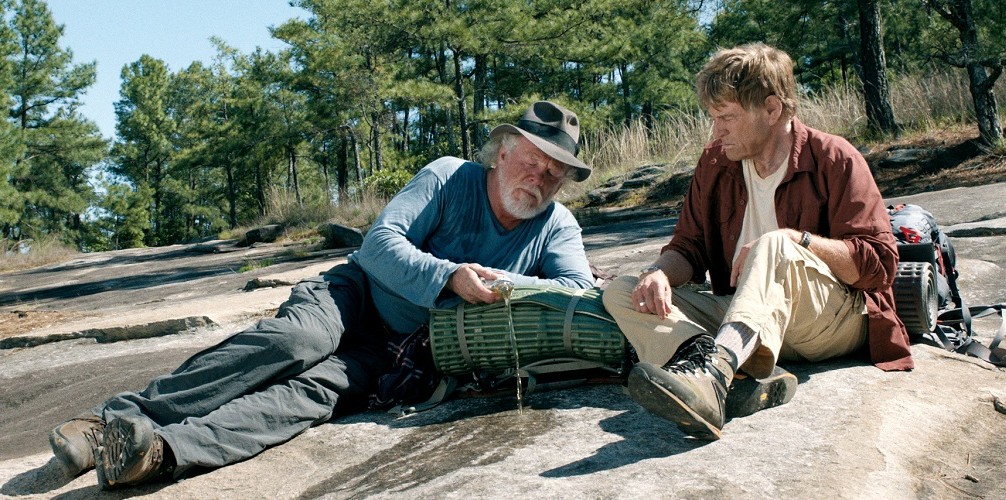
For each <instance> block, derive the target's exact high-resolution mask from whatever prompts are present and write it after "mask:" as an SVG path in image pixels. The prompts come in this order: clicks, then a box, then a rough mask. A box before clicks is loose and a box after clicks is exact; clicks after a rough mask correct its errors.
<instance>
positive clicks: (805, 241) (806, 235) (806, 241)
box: [800, 231, 810, 248]
mask: <svg viewBox="0 0 1006 500" xmlns="http://www.w3.org/2000/svg"><path fill="white" fill-rule="evenodd" d="M800 246H802V247H804V248H810V231H804V232H803V235H802V236H800Z"/></svg>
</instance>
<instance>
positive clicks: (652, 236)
mask: <svg viewBox="0 0 1006 500" xmlns="http://www.w3.org/2000/svg"><path fill="white" fill-rule="evenodd" d="M1003 187H1006V185H1003V184H999V185H996V186H991V187H982V188H958V189H956V190H948V191H945V192H940V193H926V194H924V195H917V197H905V198H904V199H906V200H911V201H910V202H912V203H918V204H920V205H922V206H924V207H926V208H929V209H930V210H931V211H932V212H933V213H934V214H935V215H936V216H937V218H938V220H940V221H941V223H943V224H945V225H947V226H950V225H953V224H963V223H973V222H977V221H981V220H983V219H984V220H989V218H990V216H994V215H995V214H996V213H1001V212H1003V211H1004V207H1001V206H996V205H995V204H994V203H985V204H984V206H985V209H984V210H978V209H976V208H975V207H977V206H982V205H983V204H978V203H974V200H975V199H977V198H979V197H984V198H985V199H987V198H988V197H989V196H990V193H1001V192H1002V189H1003ZM954 200H956V202H954ZM672 228H673V221H672V220H671V219H670V218H669V217H658V218H650V219H645V220H634V221H633V220H625V221H621V222H618V223H615V224H612V225H607V226H597V227H591V228H587V229H585V231H584V239H585V245H586V246H587V248H588V255H589V256H590V258H591V262H592V263H593V264H594V265H595V266H597V267H599V268H601V269H603V270H605V271H607V272H610V273H612V274H623V273H631V274H635V273H636V272H638V269H639V268H640V267H642V266H643V265H645V264H648V263H649V262H651V261H652V260H653V258H654V257H655V256H656V255H657V252H659V249H660V247H661V246H663V245H664V244H665V243H666V241H667V239H668V237H669V233H670V231H671V230H672ZM1004 240H1006V236H983V237H967V238H965V237H961V238H954V244H955V246H956V247H957V249H958V254H959V255H960V256H961V264H960V267H961V272H962V278H961V282H962V286H963V287H964V290H963V291H964V294H965V297H966V298H967V299H968V300H969V301H971V302H972V303H978V302H985V303H988V302H1006V285H1004V284H1003V283H1006V272H1004V271H1003V268H1004V264H1003V262H1002V259H1003V254H1004V252H1003V245H1004V244H1003V241H1004ZM230 253H234V252H230ZM212 255H217V254H211V256H212ZM134 258H138V257H134ZM337 258H338V257H335V258H333V259H332V260H334V259H337ZM330 263H332V261H331V260H326V261H324V264H330ZM317 264H319V265H320V264H322V262H317ZM302 267H303V266H302ZM267 269H268V268H267ZM269 274H270V271H262V273H261V276H268V275H269ZM218 276H219V275H218ZM9 279H10V277H9V276H8V275H0V287H2V286H4V283H3V281H4V280H9ZM245 281H247V279H246V280H244V281H241V282H240V284H239V283H237V282H233V283H229V284H227V286H226V287H223V288H222V289H224V290H227V292H226V294H229V293H231V291H232V290H234V289H238V288H241V287H242V286H243V285H244V283H245ZM8 283H9V281H8ZM195 283H198V285H192V284H191V283H190V285H189V287H188V288H190V289H193V288H200V289H201V288H203V287H204V285H205V286H206V287H208V288H212V283H213V280H212V279H210V280H209V281H203V282H195ZM140 288H141V287H140V286H139V285H137V287H136V289H134V290H126V292H125V293H127V294H129V293H136V290H138V289H140ZM155 288H156V287H155ZM183 288H184V287H183ZM43 289H44V288H40V289H38V290H43ZM8 290H9V289H8ZM190 291H191V292H192V293H196V292H197V290H194V289H193V290H190ZM282 291H283V293H288V291H287V290H285V289H284V290H282ZM259 292H261V291H256V292H250V293H259ZM3 293H10V292H9V291H8V292H4V289H3V288H0V297H2V294H3ZM172 293H179V292H177V291H173V292H172ZM235 293H236V292H235ZM226 294H225V295H226ZM214 295H215V294H207V295H206V296H205V297H203V300H205V301H206V302H203V304H206V305H207V307H208V304H209V303H210V302H212V297H213V296H214ZM238 297H241V296H240V295H238ZM284 298H285V296H284ZM66 300H67V302H68V303H69V305H68V307H83V306H82V304H81V303H80V302H75V301H74V299H72V298H68V299H66ZM176 300H178V299H177V297H174V296H172V295H170V294H169V295H168V296H167V297H166V298H165V299H164V301H163V302H166V303H174V301H176ZM62 303H63V302H61V301H60V300H57V299H53V300H52V301H51V302H46V303H45V304H46V306H47V307H54V308H58V307H60V305H61V304H62ZM192 304H195V303H192ZM190 305H191V304H190ZM133 307H134V308H139V309H144V308H147V307H149V304H148V305H142V304H135V305H134V306H133ZM200 307H202V306H198V305H196V306H195V309H199V308H200ZM95 310H100V308H99V309H95ZM192 312H193V311H189V312H188V313H187V314H191V313H192ZM204 314H206V315H207V316H208V317H213V314H210V313H208V312H206V313H204ZM249 322H250V320H249V319H248V318H239V319H238V320H234V321H231V322H222V323H220V324H219V326H217V327H214V328H199V329H196V330H194V331H190V332H188V333H186V334H181V335H168V336H165V337H157V338H148V339H142V340H130V341H124V342H113V343H98V342H96V341H95V340H94V339H75V340H70V341H65V342H53V343H46V344H41V345H38V346H36V347H32V348H17V349H0V428H2V429H3V430H4V431H5V432H3V433H0V496H8V497H18V498H57V497H58V498H69V499H74V498H94V497H95V496H97V495H98V494H99V492H98V490H97V487H96V480H95V474H94V472H88V473H85V474H83V475H82V476H80V477H77V478H65V477H63V476H62V474H61V472H60V470H59V468H58V466H57V465H56V463H55V462H54V459H53V457H52V454H51V452H50V451H49V449H48V443H47V441H46V434H47V433H48V431H49V430H50V429H51V428H52V427H53V426H54V425H56V424H57V423H58V422H60V421H62V420H64V419H66V418H69V417H71V416H73V415H75V414H77V413H80V412H82V411H84V410H85V409H87V408H89V407H90V406H92V405H94V404H97V403H99V402H100V401H102V400H103V399H104V398H105V397H107V396H108V395H110V394H112V393H114V392H118V391H122V390H136V389H140V388H142V387H143V386H144V385H145V383H146V381H147V380H149V379H150V378H152V377H154V376H156V375H159V374H163V373H166V372H168V371H170V370H171V369H173V368H174V367H175V366H177V365H178V363H180V362H181V361H182V360H184V359H185V358H187V357H188V356H189V355H191V354H192V353H194V352H196V351H198V350H200V349H202V348H205V347H206V346H209V345H212V344H214V343H216V342H219V341H220V340H222V339H223V338H225V337H226V336H227V335H229V334H231V333H233V332H235V331H238V330H239V329H241V328H243V327H245V326H248V324H249ZM976 326H977V327H978V331H979V332H980V333H981V335H982V338H983V339H984V340H985V341H986V342H987V341H988V339H989V336H990V332H992V331H994V329H995V328H997V327H998V318H991V319H989V318H985V319H982V320H980V321H978V322H977V323H976ZM913 352H914V353H915V357H916V364H917V368H916V370H914V371H913V372H910V373H885V372H882V371H880V370H878V369H876V368H874V367H873V366H871V365H869V364H868V363H866V362H865V361H864V360H862V359H842V360H836V361H832V362H828V363H823V364H817V365H807V364H792V365H788V366H787V368H789V369H790V370H791V371H793V372H794V373H795V374H797V376H798V377H799V378H800V388H799V391H798V393H797V395H796V397H795V398H794V399H793V401H791V402H790V403H789V404H786V405H784V406H781V407H778V408H774V409H771V410H767V411H763V412H760V413H757V414H755V415H752V416H750V417H746V418H742V419H736V420H733V421H731V422H729V423H728V424H727V426H726V427H725V429H724V434H723V439H721V440H720V441H716V442H712V443H706V442H701V441H696V440H694V439H692V438H689V437H686V436H685V435H683V434H682V433H681V432H679V431H678V430H677V428H676V427H675V426H673V425H671V424H669V423H667V422H665V421H663V420H661V419H659V418H657V417H655V416H653V415H651V414H649V413H648V412H646V411H645V410H643V409H642V408H640V407H639V406H638V405H636V404H635V403H634V402H632V400H631V399H629V398H628V396H627V395H626V394H625V393H624V391H623V388H622V387H621V386H620V385H597V386H580V387H575V388H570V389H564V390H561V391H552V392H538V393H533V394H530V395H529V396H528V397H527V401H526V403H527V406H526V407H525V409H524V411H523V412H522V413H519V414H518V412H517V411H516V401H515V400H514V399H513V398H512V397H504V396H499V397H492V398H473V399H456V400H452V401H448V402H446V403H444V404H442V405H441V406H439V407H437V408H434V409H433V410H430V411H428V412H424V413H420V414H416V415H412V416H409V417H404V418H398V417H396V416H394V415H390V414H387V413H383V412H366V413H361V414H357V415H351V416H345V417H341V418H337V419H335V420H333V421H332V422H330V423H326V424H323V425H320V426H317V427H315V428H312V429H311V430H309V431H308V432H306V433H304V434H302V435H300V436H298V437H297V438H295V439H293V440H291V441H290V442H288V443H285V444H283V445H280V446H277V447H274V448H271V449H269V450H266V451H265V452H263V453H261V454H260V455H258V456H256V457H254V458H252V459H250V460H247V461H245V462H242V463H239V464H235V465H232V466H229V467H224V468H221V469H217V470H213V471H210V472H208V473H205V474H202V475H197V476H195V477H192V478H189V479H186V480H184V481H181V482H178V483H164V484H159V485H148V486H144V487H141V488H135V489H130V490H125V491H121V492H114V493H106V494H104V495H106V496H108V497H115V498H118V497H127V496H134V495H145V496H148V497H151V498H165V499H167V498H171V499H173V498H247V497H253V498H272V497H282V498H290V497H298V498H316V497H326V498H350V497H352V498H358V497H369V498H403V497H409V498H437V499H439V498H472V497H476V498H486V497H493V498H496V497H502V496H507V497H518V498H519V497H533V498H552V497H555V498H640V497H655V498H730V497H741V498H799V499H808V498H809V499H816V498H821V499H832V498H918V497H924V498H961V497H970V496H977V497H986V498H1002V497H1006V481H1004V480H1003V478H1006V456H1004V455H1003V453H1002V450H1003V448H1002V436H1004V435H1006V414H1003V413H1001V412H1002V409H1003V408H1004V407H1006V403H1004V398H1006V394H1004V392H1006V372H1004V371H1003V370H1001V369H997V368H994V367H992V366H990V365H987V364H984V363H982V362H979V361H976V360H973V359H970V358H965V357H963V356H959V355H955V354H950V353H946V352H944V351H942V350H939V349H937V348H933V347H929V346H926V345H917V346H914V347H913Z"/></svg>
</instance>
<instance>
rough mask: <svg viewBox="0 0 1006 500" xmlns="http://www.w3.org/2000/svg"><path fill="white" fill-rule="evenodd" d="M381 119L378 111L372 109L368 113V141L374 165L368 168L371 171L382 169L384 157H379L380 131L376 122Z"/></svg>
mask: <svg viewBox="0 0 1006 500" xmlns="http://www.w3.org/2000/svg"><path fill="white" fill-rule="evenodd" d="M380 120H381V113H380V111H374V112H373V113H371V114H370V121H371V125H370V141H371V146H372V147H373V148H374V149H373V151H372V153H371V154H373V155H374V156H373V157H374V166H373V168H371V169H370V171H371V173H373V172H380V171H381V170H384V165H383V163H384V159H383V158H382V157H381V131H380V127H379V126H378V123H379V122H380Z"/></svg>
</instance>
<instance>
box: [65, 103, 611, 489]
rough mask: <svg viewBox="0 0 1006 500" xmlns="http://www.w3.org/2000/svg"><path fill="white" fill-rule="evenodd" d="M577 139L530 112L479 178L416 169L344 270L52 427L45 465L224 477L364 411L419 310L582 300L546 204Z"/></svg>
mask: <svg viewBox="0 0 1006 500" xmlns="http://www.w3.org/2000/svg"><path fill="white" fill-rule="evenodd" d="M579 129H580V127H579V120H578V118H577V116H576V115H575V114H574V113H572V112H571V111H569V110H567V109H565V108H563V107H561V106H558V105H556V104H554V103H551V102H537V103H535V104H533V105H532V106H531V107H530V108H528V110H527V112H526V113H525V114H524V116H523V117H522V118H521V119H520V120H519V121H518V122H517V124H516V125H515V126H514V125H501V126H499V127H496V128H495V129H493V131H492V132H491V133H490V142H489V143H488V144H487V145H486V146H485V147H484V148H483V150H482V151H481V153H480V156H481V158H482V159H483V162H484V165H480V164H477V163H473V162H467V161H464V160H461V159H458V158H450V157H447V158H440V159H438V160H436V161H434V162H432V163H430V164H429V165H427V166H426V167H424V168H423V169H422V170H420V171H419V173H417V174H416V176H415V177H414V178H413V179H412V180H411V181H410V182H409V183H408V185H406V186H405V187H404V188H403V189H402V190H401V192H399V193H398V194H397V195H396V196H395V197H394V198H393V199H392V200H391V201H390V202H389V203H388V205H387V207H385V209H384V211H383V212H382V213H381V215H380V217H379V218H378V219H377V221H376V222H375V223H374V225H373V227H372V228H371V229H370V231H369V232H368V233H367V236H366V238H365V239H364V242H363V245H362V246H361V248H360V249H359V250H358V251H357V252H355V253H353V254H352V255H350V256H349V259H348V263H346V264H343V265H339V266H336V267H334V268H333V269H331V270H330V271H328V272H327V273H325V274H323V275H322V276H320V277H318V278H315V279H312V280H308V281H305V282H302V283H300V284H298V285H297V286H296V287H295V288H294V289H293V292H292V294H291V297H290V299H289V300H288V301H287V302H285V303H284V304H283V305H282V306H281V307H280V310H279V313H278V314H277V317H276V318H271V319H266V320H263V321H260V322H259V323H258V324H257V325H255V326H254V327H252V328H250V329H248V330H246V331H244V332H241V333H238V334H236V335H234V336H233V337H231V338H229V339H227V340H225V341H223V342H222V343H220V344H219V345H217V346H214V347H211V348H209V349H207V350H205V351H203V352H201V353H198V354H196V355H195V356H193V357H191V358H189V359H188V360H187V361H185V362H184V363H183V364H182V365H181V366H180V367H179V368H178V369H177V370H175V371H174V372H173V373H171V374H170V375H166V376H163V377H160V378H157V379H154V380H153V381H152V382H151V383H150V384H149V385H148V386H147V388H146V389H144V390H143V391H142V392H139V393H132V392H126V393H121V394H118V395H116V396H114V397H112V398H111V399H109V400H107V401H105V402H104V403H102V404H101V405H99V406H98V407H96V408H94V409H93V410H92V411H91V412H90V413H89V414H86V415H84V416H82V417H79V418H76V419H72V420H70V421H68V422H66V423H64V424H62V425H60V426H58V427H56V428H55V429H54V430H53V431H52V433H51V434H50V444H51V445H52V448H53V452H54V454H55V455H56V458H57V459H58V461H59V462H60V463H61V464H63V466H64V468H65V469H66V470H67V472H68V473H70V474H71V475H77V474H80V473H82V472H84V471H86V470H89V469H90V468H92V467H94V468H96V469H97V476H98V482H99V485H100V486H101V487H102V488H103V489H108V488H113V487H119V486H129V485H135V484H141V483H147V482H151V481H156V480H163V479H168V478H174V479H177V478H180V477H182V476H184V475H185V474H186V473H188V472H190V471H194V470H195V469H194V468H197V467H198V468H207V467H209V468H213V467H221V466H224V465H227V464H231V463H235V462H238V461H240V460H244V459H247V458H249V457H252V456H254V455H256V454H258V453H259V452H261V451H263V450H264V449H266V448H267V447H269V446H272V445H275V444H278V443H282V442H284V441H287V440H289V439H291V438H293V437H294V436H296V435H298V434H299V433H301V432H303V431H304V430H306V429H307V428H309V427H310V426H312V425H315V424H319V423H322V422H325V421H327V420H329V419H330V418H332V417H333V416H334V415H339V414H345V413H348V412H352V411H358V410H361V409H364V408H365V407H366V406H367V401H368V397H369V396H371V395H372V394H373V393H374V392H375V390H376V389H377V387H378V379H379V378H380V376H381V375H382V374H384V373H386V372H387V371H389V369H390V367H391V365H392V360H393V358H394V357H395V353H396V352H397V349H399V348H400V346H401V345H402V344H403V342H404V341H405V339H408V338H410V337H412V336H413V335H414V334H416V333H417V332H421V331H422V330H423V329H424V328H426V323H427V321H428V314H429V313H428V311H429V309H430V308H433V307H452V306H454V305H456V304H457V303H458V302H459V301H461V300H465V301H467V302H471V303H492V302H496V301H498V300H500V297H499V296H498V295H497V294H496V293H494V292H493V291H492V290H490V289H488V288H487V287H486V286H485V283H484V280H494V279H499V278H504V277H505V278H507V279H509V280H511V281H512V282H513V283H514V284H515V285H561V286H567V287H574V288H589V287H590V286H592V285H593V283H594V279H593V277H592V275H591V272H590V266H589V264H588V263H587V258H586V254H585V253H584V249H583V242H582V240H581V237H580V227H579V225H578V224H577V223H576V220H575V219H574V218H573V216H572V214H571V213H570V212H569V210H567V209H566V208H565V207H563V206H562V205H560V204H559V203H556V202H554V201H553V198H554V196H555V194H556V193H557V192H558V191H559V189H560V188H561V187H562V186H563V184H564V183H565V182H567V181H568V180H569V179H574V180H576V181H582V180H584V179H586V178H587V176H589V175H590V172H591V169H590V167H588V166H587V165H585V164H584V163H583V162H582V161H580V160H579V159H578V158H577V157H576V156H577V153H578V152H579V147H578V145H577V140H578V138H579Z"/></svg>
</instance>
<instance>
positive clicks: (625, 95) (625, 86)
mask: <svg viewBox="0 0 1006 500" xmlns="http://www.w3.org/2000/svg"><path fill="white" fill-rule="evenodd" d="M618 72H619V74H620V75H621V76H622V78H621V80H622V112H623V113H625V124H626V125H631V124H632V104H631V103H630V102H629V97H630V96H629V75H628V67H627V66H626V65H625V64H619V65H618Z"/></svg>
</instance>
